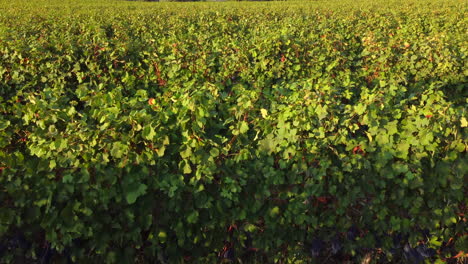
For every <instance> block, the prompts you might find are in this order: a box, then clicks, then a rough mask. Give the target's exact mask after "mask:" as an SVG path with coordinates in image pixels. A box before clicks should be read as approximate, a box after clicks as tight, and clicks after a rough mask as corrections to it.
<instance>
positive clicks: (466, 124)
mask: <svg viewBox="0 0 468 264" xmlns="http://www.w3.org/2000/svg"><path fill="white" fill-rule="evenodd" d="M460 122H461V127H467V126H468V121H466V118H465V117H462V118H461V119H460Z"/></svg>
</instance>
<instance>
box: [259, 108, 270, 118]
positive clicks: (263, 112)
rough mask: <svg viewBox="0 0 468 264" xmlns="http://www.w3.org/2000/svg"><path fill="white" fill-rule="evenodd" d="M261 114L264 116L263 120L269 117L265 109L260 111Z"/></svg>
mask: <svg viewBox="0 0 468 264" xmlns="http://www.w3.org/2000/svg"><path fill="white" fill-rule="evenodd" d="M260 113H261V114H262V117H263V118H266V117H267V116H268V111H267V110H266V109H264V108H262V109H260Z"/></svg>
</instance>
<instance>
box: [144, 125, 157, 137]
mask: <svg viewBox="0 0 468 264" xmlns="http://www.w3.org/2000/svg"><path fill="white" fill-rule="evenodd" d="M142 136H143V138H144V139H147V140H153V138H154V136H156V133H155V132H154V128H153V127H151V126H150V125H146V126H145V127H144V128H143V134H142Z"/></svg>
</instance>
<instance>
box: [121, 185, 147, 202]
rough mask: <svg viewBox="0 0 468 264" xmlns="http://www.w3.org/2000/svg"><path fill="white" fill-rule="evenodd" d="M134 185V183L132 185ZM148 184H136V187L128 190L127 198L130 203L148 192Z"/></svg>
mask: <svg viewBox="0 0 468 264" xmlns="http://www.w3.org/2000/svg"><path fill="white" fill-rule="evenodd" d="M130 186H132V185H130ZM146 189H147V186H146V185H145V184H143V183H140V184H138V185H136V186H135V187H134V188H130V189H128V190H126V193H125V199H126V200H127V203H128V204H133V203H135V201H136V200H137V199H138V197H140V196H142V195H144V194H145V193H146Z"/></svg>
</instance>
